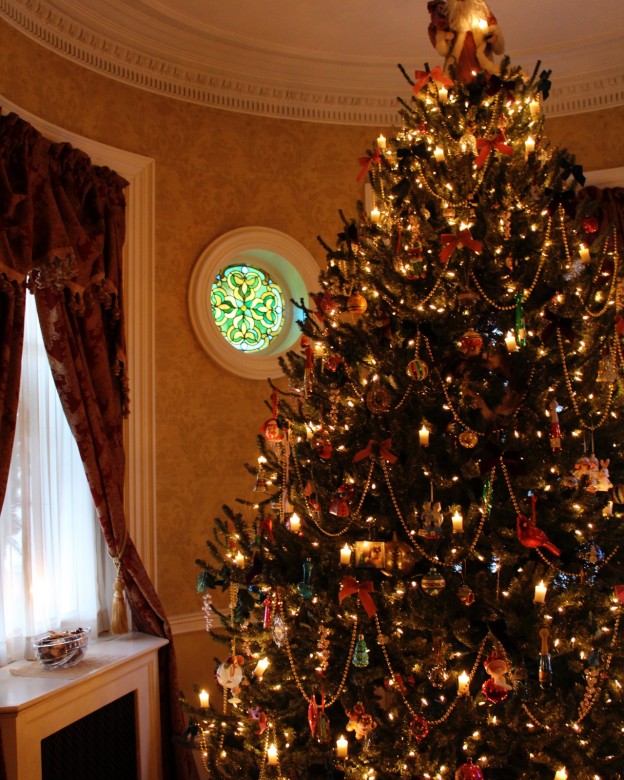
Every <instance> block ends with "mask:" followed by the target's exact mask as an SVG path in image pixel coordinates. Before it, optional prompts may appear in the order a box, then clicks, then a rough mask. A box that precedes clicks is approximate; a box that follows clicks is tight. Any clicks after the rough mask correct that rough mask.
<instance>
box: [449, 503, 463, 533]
mask: <svg viewBox="0 0 624 780" xmlns="http://www.w3.org/2000/svg"><path fill="white" fill-rule="evenodd" d="M451 522H452V523H453V533H454V534H459V533H461V532H462V531H463V530H464V518H463V517H462V515H461V512H460V511H459V509H456V510H455V511H454V512H453V516H452V517H451Z"/></svg>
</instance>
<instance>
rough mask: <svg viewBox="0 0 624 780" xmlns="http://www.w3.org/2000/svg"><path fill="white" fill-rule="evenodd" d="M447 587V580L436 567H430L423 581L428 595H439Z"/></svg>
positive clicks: (424, 589) (424, 590) (423, 587)
mask: <svg viewBox="0 0 624 780" xmlns="http://www.w3.org/2000/svg"><path fill="white" fill-rule="evenodd" d="M445 587H446V580H445V579H444V577H443V576H442V575H441V574H440V572H439V571H438V570H437V569H436V568H431V569H429V572H428V573H427V574H425V575H424V576H423V578H422V581H421V588H422V589H423V592H424V593H426V594H427V595H428V596H438V595H439V594H440V593H442V591H443V590H444V588H445Z"/></svg>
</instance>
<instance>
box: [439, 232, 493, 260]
mask: <svg viewBox="0 0 624 780" xmlns="http://www.w3.org/2000/svg"><path fill="white" fill-rule="evenodd" d="M442 243H443V244H444V247H443V249H442V251H441V252H440V262H441V263H446V261H447V260H448V259H449V257H450V256H451V255H452V254H453V252H454V251H455V249H461V248H462V247H468V249H472V251H473V252H476V253H477V254H479V252H481V250H482V249H483V244H482V243H481V242H480V241H476V240H475V239H474V238H473V237H472V236H471V235H470V230H469V229H468V228H466V229H465V230H460V231H459V233H442Z"/></svg>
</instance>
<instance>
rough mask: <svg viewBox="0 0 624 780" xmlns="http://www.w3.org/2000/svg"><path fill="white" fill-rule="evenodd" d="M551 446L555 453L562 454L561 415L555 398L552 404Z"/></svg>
mask: <svg viewBox="0 0 624 780" xmlns="http://www.w3.org/2000/svg"><path fill="white" fill-rule="evenodd" d="M550 446H551V448H552V451H553V452H555V453H558V452H561V428H560V427H559V415H558V413H557V401H556V399H555V398H553V399H552V401H551V402H550Z"/></svg>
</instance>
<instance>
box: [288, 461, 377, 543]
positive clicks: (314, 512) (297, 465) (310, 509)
mask: <svg viewBox="0 0 624 780" xmlns="http://www.w3.org/2000/svg"><path fill="white" fill-rule="evenodd" d="M293 461H294V464H295V471H296V472H297V481H298V482H299V487H300V489H301V494H302V495H303V498H304V501H305V505H306V509H307V511H308V515H309V517H310V520H312V522H313V523H314V525H315V526H316V528H317V529H318V530H319V531H320V532H321V533H322V534H323V535H324V536H327V537H329V538H332V539H335V538H337V537H339V536H344V534H346V533H347V531H348V530H349V528H351V522H352V518H349V522H348V523H347V524H346V525H345V527H344V528H342V529H341V530H340V531H337V532H335V533H332V532H331V531H326V530H325V529H324V528H323V527H322V526H321V525H319V523H318V521H317V519H316V515H317V514H319V512H318V510H316V509H314V507H313V506H312V505H311V504H310V501H309V499H308V497H307V496H306V494H305V491H304V486H303V476H302V474H301V465H300V463H299V461H298V460H297V458H296V456H295V455H294V454H293ZM371 472H372V467H371ZM368 484H369V485H370V472H369V482H368ZM363 500H364V499H362V501H363Z"/></svg>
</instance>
